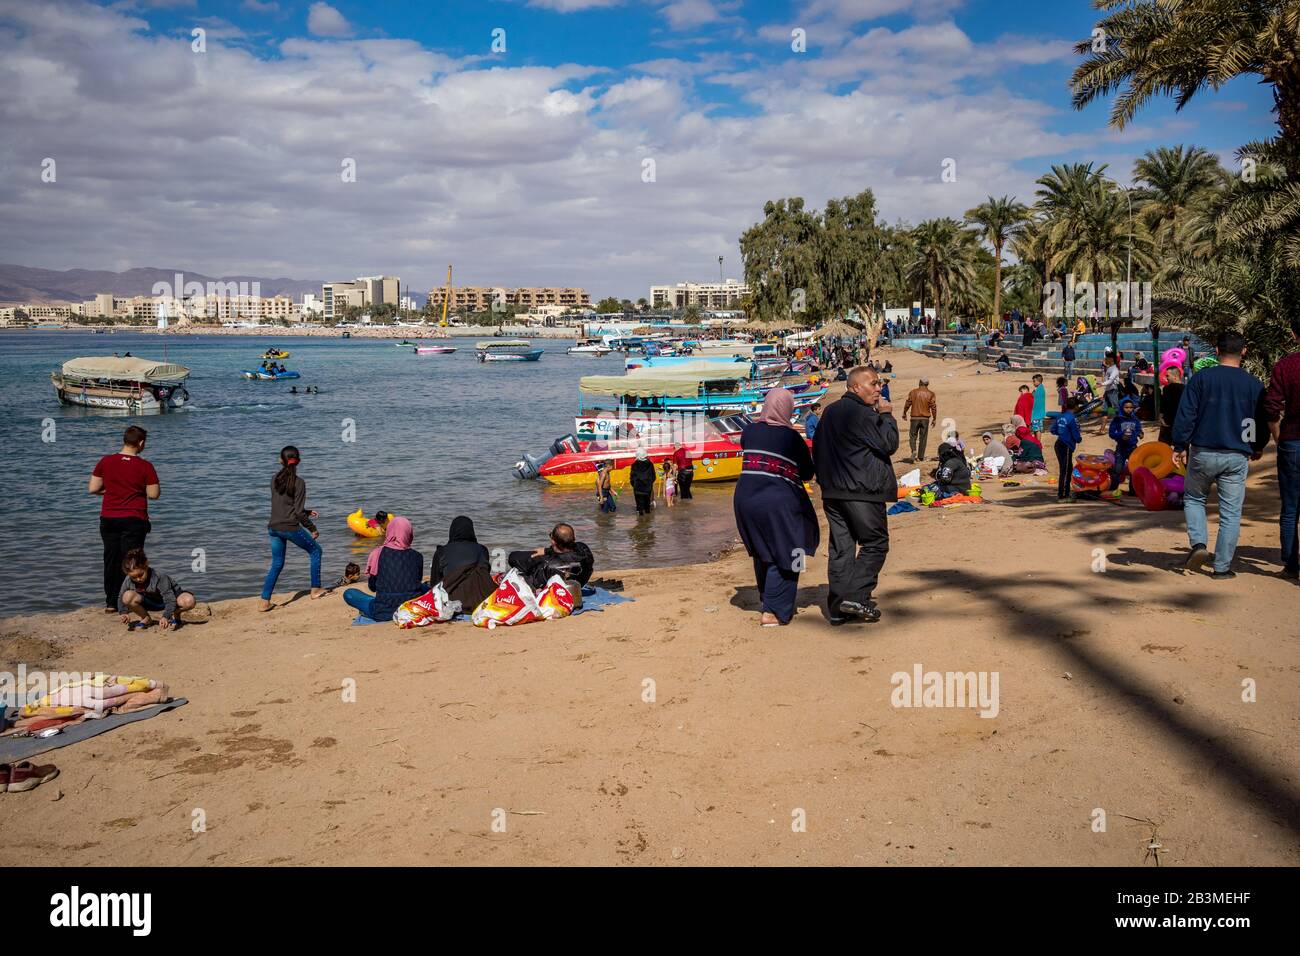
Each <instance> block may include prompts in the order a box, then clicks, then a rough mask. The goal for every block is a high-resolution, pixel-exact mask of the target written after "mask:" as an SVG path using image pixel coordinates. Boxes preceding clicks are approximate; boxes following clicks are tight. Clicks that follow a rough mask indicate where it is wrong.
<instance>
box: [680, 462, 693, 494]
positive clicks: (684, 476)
mask: <svg viewBox="0 0 1300 956" xmlns="http://www.w3.org/2000/svg"><path fill="white" fill-rule="evenodd" d="M694 480H695V469H694V468H683V469H682V470H681V471H679V472H678V473H677V491H678V493H679V494H680V495H681V498H682V500H683V501H685V500H686V499H687V498H689V497H690V496H691V482H692V481H694Z"/></svg>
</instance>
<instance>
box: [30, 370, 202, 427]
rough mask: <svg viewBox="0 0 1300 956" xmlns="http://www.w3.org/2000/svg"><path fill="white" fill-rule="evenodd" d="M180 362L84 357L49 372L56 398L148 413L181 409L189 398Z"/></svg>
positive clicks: (123, 410)
mask: <svg viewBox="0 0 1300 956" xmlns="http://www.w3.org/2000/svg"><path fill="white" fill-rule="evenodd" d="M189 375H190V370H189V369H188V368H186V367H185V366H184V365H176V364H174V363H171V362H158V361H155V360H154V359H147V358H137V357H135V356H126V357H122V358H119V357H118V356H111V357H95V356H90V357H85V358H75V359H72V360H71V361H69V362H64V363H63V367H62V368H61V369H59V370H58V371H56V372H51V373H50V381H51V382H53V384H54V391H55V392H56V394H57V395H58V396H59V401H60V402H62V403H63V404H65V405H80V406H82V407H83V408H95V409H101V410H104V411H115V412H124V413H126V414H134V415H140V414H150V413H153V412H165V411H171V410H173V409H177V408H181V407H182V406H184V405H185V404H186V403H187V402H188V401H189V398H190V393H189V391H188V390H187V389H186V388H185V380H186V379H187V378H189Z"/></svg>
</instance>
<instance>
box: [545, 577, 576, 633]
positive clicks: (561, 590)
mask: <svg viewBox="0 0 1300 956" xmlns="http://www.w3.org/2000/svg"><path fill="white" fill-rule="evenodd" d="M575 587H578V589H579V591H581V585H575ZM573 605H574V595H573V592H572V591H571V590H569V585H568V584H566V583H565V581H564V578H562V577H560V576H559V575H558V574H552V575H551V579H550V580H549V581H547V582H546V588H545V589H544V590H543V591H542V593H541V594H539V595H537V608H538V610H539V611H540V612H541V615H542V617H543V618H545V619H546V620H548V621H554V620H555V619H556V618H561V617H568V616H569V615H570V614H572V613H573Z"/></svg>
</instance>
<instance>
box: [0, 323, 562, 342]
mask: <svg viewBox="0 0 1300 956" xmlns="http://www.w3.org/2000/svg"><path fill="white" fill-rule="evenodd" d="M99 328H103V329H104V331H106V332H137V333H139V334H141V335H175V336H189V335H243V336H263V337H266V338H324V339H339V338H342V337H343V333H344V332H351V333H352V335H351V338H354V339H444V338H476V339H483V338H492V337H493V335H495V334H496V332H497V329H496V327H495V326H491V325H459V326H448V327H447V328H445V329H443V328H436V327H434V326H429V327H428V328H424V329H421V328H412V327H411V326H401V327H398V328H390V327H388V326H372V327H370V328H364V327H362V328H350V329H338V328H324V327H322V326H310V327H307V328H294V327H288V328H261V329H254V328H237V329H236V328H226V327H224V326H223V327H220V328H212V327H210V326H181V327H178V328H170V329H159V328H154V327H146V326H131V325H116V326H108V327H104V326H61V327H59V328H43V329H42V328H33V327H31V326H27V327H14V326H5V327H3V328H0V332H94V331H97V329H99ZM501 331H502V334H503V335H504V336H508V337H510V338H532V339H576V338H579V336H580V332H581V330H580V329H575V328H540V329H539V328H531V327H529V326H506V327H505V328H503V329H502V330H501Z"/></svg>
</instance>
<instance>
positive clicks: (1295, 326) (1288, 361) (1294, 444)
mask: <svg viewBox="0 0 1300 956" xmlns="http://www.w3.org/2000/svg"><path fill="white" fill-rule="evenodd" d="M1291 334H1292V335H1293V336H1295V339H1296V342H1297V343H1300V319H1292V320H1291ZM1264 405H1265V408H1266V410H1267V411H1268V419H1269V422H1268V430H1269V432H1270V433H1271V434H1272V436H1273V440H1274V441H1275V442H1277V486H1278V491H1279V492H1280V493H1281V496H1282V513H1281V515H1280V516H1279V521H1280V523H1281V526H1282V528H1281V530H1282V574H1283V575H1284V576H1286V577H1288V578H1291V579H1292V580H1300V548H1298V547H1297V538H1296V521H1297V517H1298V516H1300V351H1296V352H1292V353H1291V354H1290V355H1288V356H1286V357H1285V358H1283V359H1280V360H1279V361H1278V362H1277V364H1276V365H1274V366H1273V377H1272V379H1271V380H1270V381H1269V384H1268V392H1267V393H1266V394H1265V397H1264Z"/></svg>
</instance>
